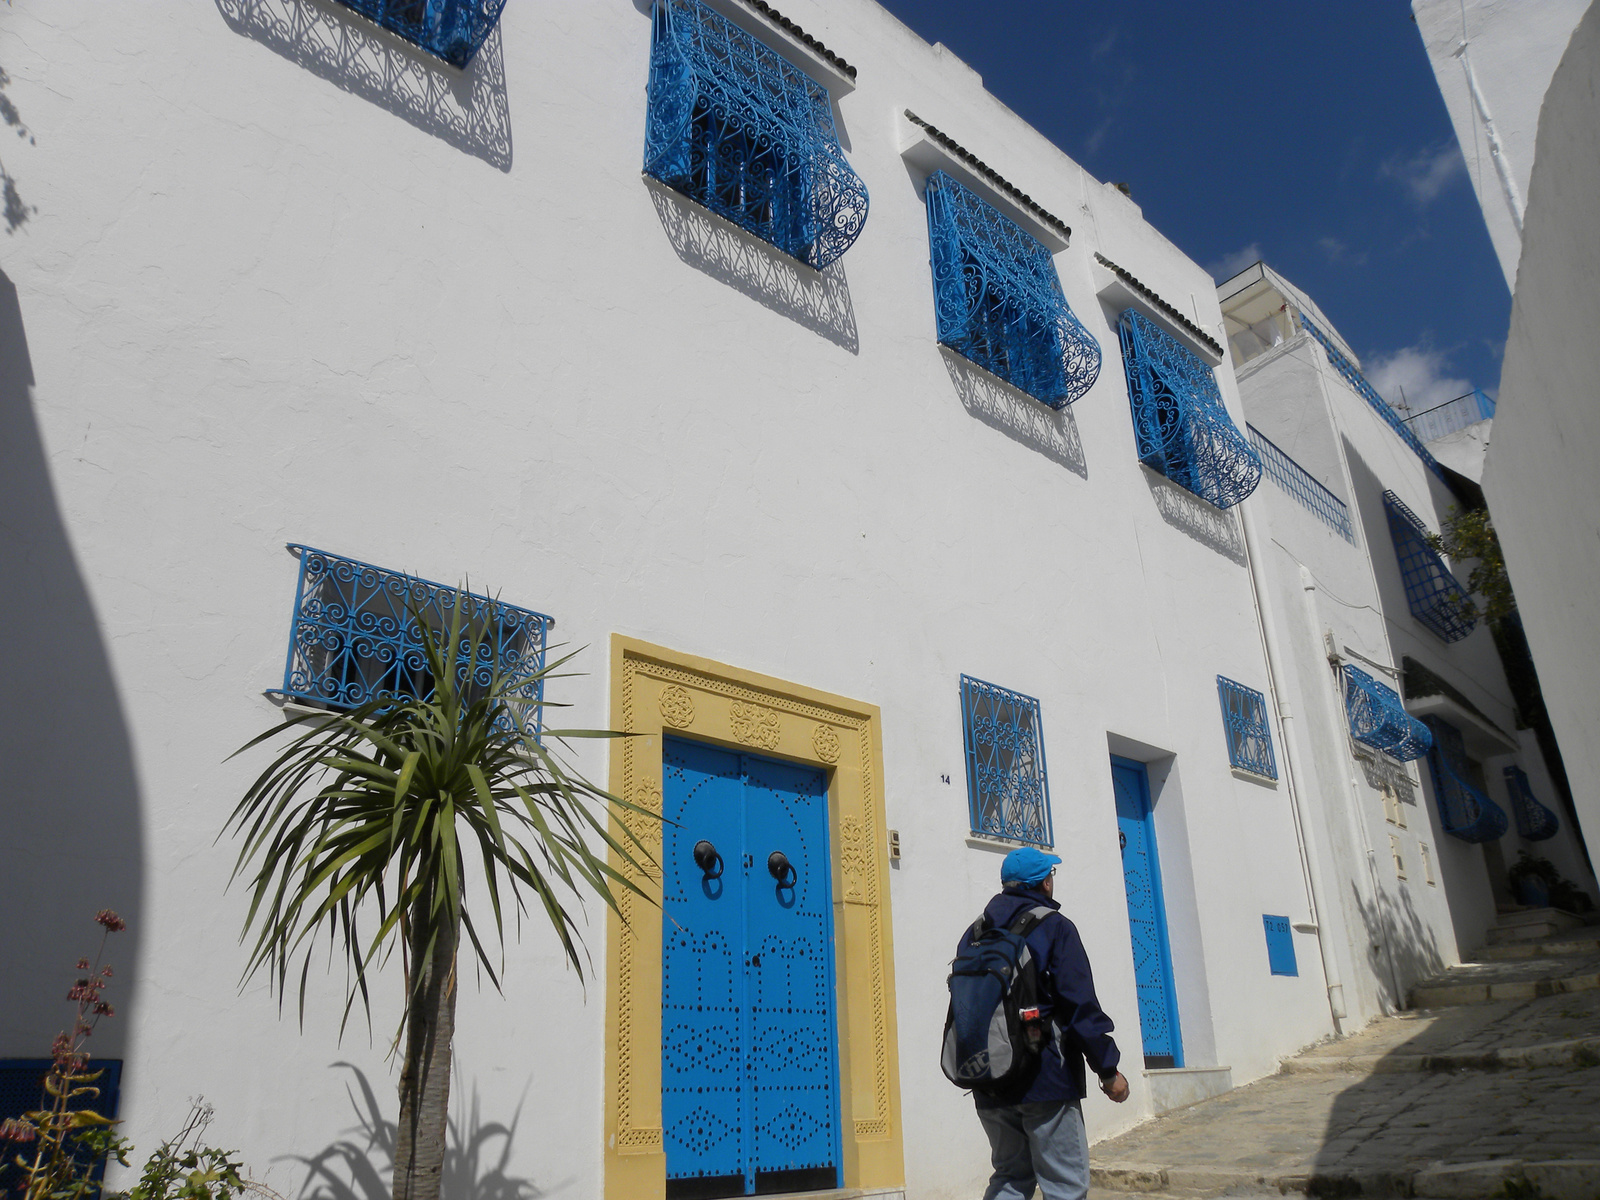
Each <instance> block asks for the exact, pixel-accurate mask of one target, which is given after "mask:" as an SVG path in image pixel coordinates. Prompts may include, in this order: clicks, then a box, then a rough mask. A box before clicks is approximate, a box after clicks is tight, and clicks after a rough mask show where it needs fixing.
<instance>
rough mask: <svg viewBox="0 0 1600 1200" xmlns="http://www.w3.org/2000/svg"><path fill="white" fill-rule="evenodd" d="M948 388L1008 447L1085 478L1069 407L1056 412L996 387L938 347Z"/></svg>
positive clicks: (1086, 473) (994, 381) (1012, 390)
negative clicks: (1019, 446) (1018, 445)
mask: <svg viewBox="0 0 1600 1200" xmlns="http://www.w3.org/2000/svg"><path fill="white" fill-rule="evenodd" d="M939 354H940V357H941V358H943V359H944V369H945V370H946V371H947V372H948V373H949V375H950V383H951V385H952V386H954V388H955V389H956V395H957V396H959V397H961V404H962V407H964V408H965V409H966V410H967V411H968V412H969V413H971V414H972V415H973V416H974V417H976V418H977V419H978V420H980V421H982V422H983V423H984V424H985V425H988V426H989V427H990V428H992V429H998V430H999V431H1000V432H1001V433H1003V434H1005V435H1006V436H1007V437H1008V438H1010V439H1011V440H1012V441H1015V442H1020V443H1022V445H1024V446H1026V447H1028V449H1030V450H1036V451H1038V452H1039V453H1040V454H1042V455H1044V456H1045V457H1046V458H1048V459H1050V460H1051V461H1052V462H1056V463H1060V464H1061V465H1062V466H1063V467H1065V468H1067V470H1069V471H1071V472H1072V473H1073V474H1074V475H1078V476H1080V477H1082V478H1084V479H1087V478H1089V463H1088V460H1087V459H1086V458H1085V457H1084V454H1083V439H1082V438H1080V437H1079V436H1078V421H1077V418H1076V417H1074V416H1073V415H1072V408H1071V406H1070V405H1069V406H1068V407H1066V408H1063V409H1062V410H1061V411H1060V412H1057V411H1055V410H1054V409H1052V408H1048V407H1046V406H1045V405H1043V404H1040V403H1039V402H1038V401H1037V400H1035V399H1034V398H1033V397H1031V396H1027V395H1024V394H1023V393H1021V392H1019V391H1017V390H1016V389H1015V388H1013V387H1011V386H1010V385H1009V384H1005V383H1002V382H1001V381H1000V380H998V379H996V378H995V377H994V376H993V375H991V374H989V373H988V372H987V371H984V370H982V369H980V368H978V367H976V366H974V365H973V364H972V363H970V362H968V361H967V360H966V359H965V358H962V357H961V355H959V354H957V353H956V352H955V351H953V350H950V349H947V348H946V347H944V346H940V347H939Z"/></svg>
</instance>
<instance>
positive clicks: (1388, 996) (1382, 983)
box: [1350, 864, 1444, 1009]
mask: <svg viewBox="0 0 1600 1200" xmlns="http://www.w3.org/2000/svg"><path fill="white" fill-rule="evenodd" d="M1413 865H1415V864H1413ZM1350 892H1351V899H1352V901H1353V903H1354V905H1355V908H1356V911H1357V912H1359V913H1360V914H1361V924H1362V926H1363V928H1365V930H1366V933H1367V967H1368V968H1369V969H1370V970H1371V972H1372V977H1373V978H1374V979H1376V980H1377V981H1378V996H1379V999H1380V1000H1381V1001H1382V1002H1383V1003H1384V1004H1385V1005H1387V1006H1388V1007H1389V1008H1391V1009H1401V1008H1404V1007H1405V1006H1406V997H1407V995H1408V994H1409V993H1410V991H1411V987H1412V985H1413V984H1415V983H1416V982H1417V981H1418V980H1421V979H1427V978H1428V977H1430V976H1432V975H1437V974H1438V973H1439V972H1441V971H1443V970H1444V956H1443V955H1441V954H1440V953H1439V943H1438V941H1437V940H1436V939H1435V938H1434V936H1433V931H1432V930H1431V929H1430V928H1429V927H1428V925H1427V923H1426V922H1424V921H1423V920H1422V918H1421V917H1420V916H1418V915H1417V909H1416V906H1415V905H1414V904H1413V903H1412V902H1411V893H1410V892H1409V891H1408V890H1407V889H1406V886H1405V885H1404V884H1401V885H1400V886H1399V888H1398V891H1397V892H1396V893H1395V894H1393V895H1391V894H1390V893H1388V892H1385V891H1381V890H1380V891H1379V893H1378V896H1377V898H1376V899H1374V900H1368V899H1367V898H1366V897H1364V896H1362V895H1361V891H1360V889H1359V888H1357V887H1356V886H1355V884H1354V883H1352V884H1351V885H1350Z"/></svg>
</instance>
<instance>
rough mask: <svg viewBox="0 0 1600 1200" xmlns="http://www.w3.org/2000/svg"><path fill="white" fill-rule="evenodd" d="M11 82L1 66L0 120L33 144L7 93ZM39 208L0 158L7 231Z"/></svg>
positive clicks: (0, 198) (0, 204) (0, 199)
mask: <svg viewBox="0 0 1600 1200" xmlns="http://www.w3.org/2000/svg"><path fill="white" fill-rule="evenodd" d="M10 84H11V76H10V75H8V74H6V69H5V68H4V67H0V121H4V122H5V123H6V125H7V126H8V127H9V128H11V129H14V130H16V131H17V136H18V137H19V138H21V139H22V140H24V141H25V142H27V143H28V145H30V146H31V145H33V134H32V132H30V131H29V129H28V127H27V126H26V125H25V124H23V121H22V114H21V113H19V112H18V111H17V106H16V105H15V104H13V103H12V102H11V97H10V96H8V95H6V88H7V87H8V86H10ZM38 211H39V210H38V209H37V208H36V207H34V206H33V205H31V204H27V203H25V202H24V201H23V199H22V193H21V192H19V191H18V190H17V181H16V179H15V178H14V177H13V176H12V174H11V172H10V171H9V170H7V169H6V164H5V160H4V159H0V217H3V218H4V220H5V223H6V232H7V233H15V232H16V231H17V230H19V229H21V228H22V227H23V226H24V225H26V224H27V223H28V220H29V218H31V217H32V216H33V214H34V213H36V212H38Z"/></svg>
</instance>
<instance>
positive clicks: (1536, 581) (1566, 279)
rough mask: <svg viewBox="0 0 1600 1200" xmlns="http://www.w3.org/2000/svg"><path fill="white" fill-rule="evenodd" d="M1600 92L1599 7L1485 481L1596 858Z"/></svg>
mask: <svg viewBox="0 0 1600 1200" xmlns="http://www.w3.org/2000/svg"><path fill="white" fill-rule="evenodd" d="M1597 89H1600V13H1597V12H1596V11H1595V10H1593V9H1591V10H1590V11H1589V13H1588V14H1587V15H1586V16H1585V17H1584V19H1583V22H1582V24H1580V25H1579V26H1578V29H1577V31H1576V32H1575V33H1574V34H1573V35H1572V42H1571V45H1570V46H1569V47H1568V49H1567V53H1566V56H1565V57H1564V58H1563V59H1562V61H1561V66H1560V69H1559V70H1558V71H1557V72H1556V75H1555V78H1554V79H1553V80H1552V82H1551V84H1550V88H1549V92H1548V93H1547V95H1546V97H1545V107H1544V115H1543V117H1541V119H1540V124H1539V138H1538V154H1537V157H1536V159H1535V162H1534V165H1533V176H1532V181H1531V182H1530V184H1529V186H1528V216H1527V222H1526V225H1525V228H1524V243H1523V250H1522V260H1521V265H1520V267H1519V268H1518V275H1517V289H1516V295H1515V299H1514V301H1513V304H1512V309H1511V330H1510V334H1509V336H1508V338H1507V341H1506V357H1505V366H1504V369H1503V371H1502V374H1501V377H1500V393H1499V407H1498V408H1497V409H1496V411H1495V421H1494V440H1493V443H1492V444H1491V446H1490V448H1489V452H1488V456H1487V459H1486V462H1485V465H1484V481H1483V482H1484V491H1485V492H1486V494H1487V495H1488V498H1489V505H1490V508H1491V510H1492V511H1493V512H1494V519H1495V527H1496V529H1497V530H1498V531H1499V533H1500V540H1501V544H1502V546H1503V547H1504V549H1505V555H1506V567H1507V569H1508V571H1509V572H1510V574H1511V581H1512V584H1513V586H1514V587H1515V588H1516V591H1517V602H1518V605H1519V606H1520V608H1521V611H1522V617H1523V625H1524V627H1525V629H1526V630H1527V634H1528V642H1529V644H1530V646H1531V647H1532V649H1533V655H1534V660H1535V662H1536V663H1537V664H1538V667H1539V680H1540V684H1541V686H1542V688H1543V691H1544V698H1545V703H1546V705H1547V707H1548V708H1549V711H1550V720H1551V724H1552V725H1553V726H1554V727H1555V731H1556V736H1557V737H1558V738H1559V739H1560V742H1561V752H1562V757H1563V759H1564V761H1565V764H1566V769H1567V776H1568V779H1569V780H1570V781H1571V785H1572V793H1573V797H1574V802H1575V803H1576V805H1577V807H1578V813H1579V818H1580V820H1581V821H1582V822H1583V829H1584V834H1585V836H1586V838H1587V840H1588V844H1589V846H1590V848H1591V851H1592V850H1593V848H1594V847H1595V846H1596V845H1597V844H1600V749H1597V747H1596V745H1595V737H1594V731H1595V729H1596V728H1597V725H1600V688H1597V686H1596V682H1595V681H1596V679H1597V678H1600V675H1597V671H1600V652H1597V650H1596V640H1595V637H1594V620H1595V615H1596V605H1595V597H1596V595H1600V590H1597V589H1600V556H1597V555H1596V553H1595V544H1596V538H1597V537H1600V482H1597V480H1596V478H1595V471H1594V465H1593V463H1594V454H1595V448H1596V447H1597V446H1600V409H1597V406H1596V404H1595V395H1596V392H1597V390H1600V350H1597V347H1596V345H1595V338H1594V330H1595V328H1596V327H1597V323H1600V302H1597V297H1596V290H1595V279H1596V278H1597V274H1596V272H1597V270H1600V261H1597V252H1596V248H1595V244H1594V237H1593V233H1592V231H1593V229H1594V222H1595V219H1596V216H1597V212H1596V209H1597V200H1596V197H1597V196H1600V134H1597V130H1596V124H1595V120H1594V114H1595V108H1596V93H1597Z"/></svg>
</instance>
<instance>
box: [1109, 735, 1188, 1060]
mask: <svg viewBox="0 0 1600 1200" xmlns="http://www.w3.org/2000/svg"><path fill="white" fill-rule="evenodd" d="M1111 780H1112V786H1113V788H1114V789H1115V792H1116V800H1117V831H1118V834H1119V836H1120V840H1121V843H1122V876H1123V883H1124V885H1125V886H1126V888H1127V893H1128V932H1129V934H1130V935H1131V937H1132V939H1133V973H1134V983H1135V986H1136V989H1137V994H1138V998H1139V1032H1140V1034H1141V1036H1142V1038H1143V1041H1144V1056H1145V1062H1146V1066H1147V1067H1152V1068H1154V1067H1175V1066H1180V1065H1181V1060H1182V1054H1183V1051H1182V1049H1181V1048H1180V1046H1181V1043H1180V1040H1179V1035H1178V1016H1177V1011H1176V1005H1175V1003H1174V999H1173V991H1172V967H1171V962H1170V957H1169V953H1168V950H1167V936H1166V914H1165V913H1164V912H1163V911H1162V904H1161V879H1160V870H1161V868H1160V865H1159V860H1158V858H1157V854H1156V845H1155V827H1154V825H1153V824H1152V823H1151V820H1150V799H1149V796H1150V792H1149V781H1148V777H1147V776H1146V775H1145V769H1144V766H1143V765H1142V764H1137V763H1123V762H1121V761H1114V762H1113V763H1112V764H1111Z"/></svg>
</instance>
